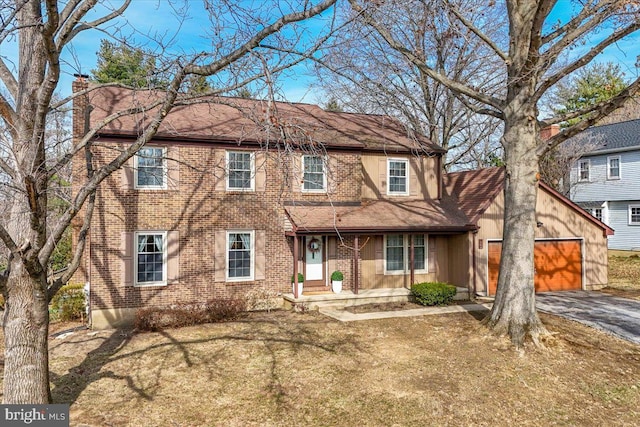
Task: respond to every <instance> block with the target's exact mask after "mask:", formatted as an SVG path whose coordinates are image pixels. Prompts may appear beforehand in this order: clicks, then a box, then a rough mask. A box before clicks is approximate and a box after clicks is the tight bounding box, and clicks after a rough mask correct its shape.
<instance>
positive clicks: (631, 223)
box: [627, 204, 640, 225]
mask: <svg viewBox="0 0 640 427" xmlns="http://www.w3.org/2000/svg"><path fill="white" fill-rule="evenodd" d="M631 208H636V209H640V205H638V204H632V205H629V207H628V208H627V212H628V220H629V225H640V221H638V222H632V221H631Z"/></svg>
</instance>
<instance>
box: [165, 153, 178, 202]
mask: <svg viewBox="0 0 640 427" xmlns="http://www.w3.org/2000/svg"><path fill="white" fill-rule="evenodd" d="M166 161H167V189H169V190H173V191H178V190H180V147H179V146H175V145H172V146H168V147H167V160H166Z"/></svg>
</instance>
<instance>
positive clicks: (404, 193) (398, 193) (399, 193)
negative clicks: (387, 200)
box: [387, 158, 411, 196]
mask: <svg viewBox="0 0 640 427" xmlns="http://www.w3.org/2000/svg"><path fill="white" fill-rule="evenodd" d="M391 162H402V163H404V164H405V165H406V168H405V171H406V172H407V173H406V175H405V177H404V179H405V186H404V188H405V191H391V174H390V172H391ZM410 173H411V171H410V170H409V159H403V158H388V159H387V195H388V196H408V195H409V193H410V191H409V182H410V180H409V174H410Z"/></svg>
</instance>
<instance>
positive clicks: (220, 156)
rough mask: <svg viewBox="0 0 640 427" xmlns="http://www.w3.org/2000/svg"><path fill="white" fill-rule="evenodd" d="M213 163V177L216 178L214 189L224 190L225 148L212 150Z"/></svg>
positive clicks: (225, 180)
mask: <svg viewBox="0 0 640 427" xmlns="http://www.w3.org/2000/svg"><path fill="white" fill-rule="evenodd" d="M213 159H214V160H213V161H214V163H215V171H214V177H213V178H214V179H215V180H216V184H215V187H214V188H215V190H216V191H219V192H224V191H225V190H226V188H227V152H226V151H225V150H215V151H214V152H213Z"/></svg>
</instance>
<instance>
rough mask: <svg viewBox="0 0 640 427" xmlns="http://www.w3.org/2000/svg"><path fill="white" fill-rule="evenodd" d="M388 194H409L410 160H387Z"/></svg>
mask: <svg viewBox="0 0 640 427" xmlns="http://www.w3.org/2000/svg"><path fill="white" fill-rule="evenodd" d="M387 194H393V195H407V194H409V160H407V159H388V160H387Z"/></svg>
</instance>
